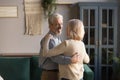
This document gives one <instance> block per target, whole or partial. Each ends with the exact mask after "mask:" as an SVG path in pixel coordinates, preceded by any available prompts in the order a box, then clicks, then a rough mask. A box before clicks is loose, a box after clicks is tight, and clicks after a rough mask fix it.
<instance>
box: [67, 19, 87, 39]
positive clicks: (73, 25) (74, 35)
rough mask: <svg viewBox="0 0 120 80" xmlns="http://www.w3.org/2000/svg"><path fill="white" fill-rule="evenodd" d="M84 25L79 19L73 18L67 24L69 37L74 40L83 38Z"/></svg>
mask: <svg viewBox="0 0 120 80" xmlns="http://www.w3.org/2000/svg"><path fill="white" fill-rule="evenodd" d="M84 33H85V31H84V25H83V22H82V21H81V20H79V19H71V20H69V21H68V24H67V37H68V38H69V39H74V40H83V37H84Z"/></svg>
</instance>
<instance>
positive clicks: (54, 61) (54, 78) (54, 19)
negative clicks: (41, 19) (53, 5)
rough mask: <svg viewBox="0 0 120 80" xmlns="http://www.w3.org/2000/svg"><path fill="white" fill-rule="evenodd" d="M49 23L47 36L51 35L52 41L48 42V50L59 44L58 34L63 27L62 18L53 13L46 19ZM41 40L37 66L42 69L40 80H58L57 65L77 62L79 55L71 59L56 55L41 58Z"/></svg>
mask: <svg viewBox="0 0 120 80" xmlns="http://www.w3.org/2000/svg"><path fill="white" fill-rule="evenodd" d="M48 23H49V32H48V33H47V34H51V35H53V37H54V38H53V39H51V40H50V42H49V49H51V48H53V47H55V46H56V45H58V44H60V43H61V40H60V36H59V35H60V34H61V32H62V27H63V16H62V15H60V14H58V13H54V14H52V15H50V16H49V18H48ZM44 40H45V38H43V39H42V40H41V50H40V58H39V64H40V65H39V66H40V67H41V68H42V70H43V71H42V76H41V80H58V79H59V76H58V64H64V65H65V64H70V63H75V62H77V61H79V55H77V54H76V55H74V56H73V57H67V56H63V55H58V56H54V57H43V56H42V54H43V53H44V52H43V50H42V47H43V45H44Z"/></svg>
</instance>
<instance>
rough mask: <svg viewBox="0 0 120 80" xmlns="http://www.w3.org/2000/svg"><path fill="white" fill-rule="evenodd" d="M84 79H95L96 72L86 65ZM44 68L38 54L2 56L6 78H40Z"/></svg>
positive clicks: (0, 62)
mask: <svg viewBox="0 0 120 80" xmlns="http://www.w3.org/2000/svg"><path fill="white" fill-rule="evenodd" d="M84 69H85V71H84V80H93V79H94V73H93V71H92V70H91V69H90V67H89V66H88V65H86V64H85V65H84ZM41 72H42V69H41V68H39V67H38V56H31V57H15V56H13V57H5V56H1V57H0V76H2V77H3V78H4V80H40V75H41Z"/></svg>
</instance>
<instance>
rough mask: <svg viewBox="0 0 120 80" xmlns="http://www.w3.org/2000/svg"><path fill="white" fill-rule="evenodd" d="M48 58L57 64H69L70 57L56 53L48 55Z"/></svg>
mask: <svg viewBox="0 0 120 80" xmlns="http://www.w3.org/2000/svg"><path fill="white" fill-rule="evenodd" d="M50 59H51V60H52V61H53V62H55V63H58V64H70V63H71V57H68V56H64V55H57V56H53V57H50Z"/></svg>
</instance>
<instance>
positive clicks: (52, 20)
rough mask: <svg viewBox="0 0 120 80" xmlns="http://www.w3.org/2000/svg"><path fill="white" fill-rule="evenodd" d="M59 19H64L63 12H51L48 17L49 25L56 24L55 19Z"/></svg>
mask: <svg viewBox="0 0 120 80" xmlns="http://www.w3.org/2000/svg"><path fill="white" fill-rule="evenodd" d="M57 19H63V16H62V15H61V14H59V13H53V14H51V15H50V16H49V18H48V23H49V25H52V24H54V22H55V20H57Z"/></svg>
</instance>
